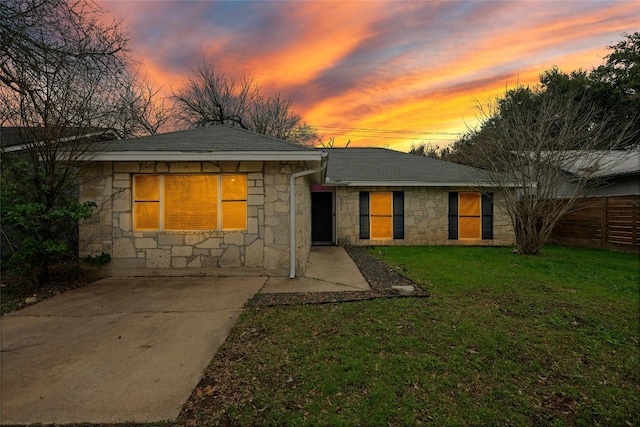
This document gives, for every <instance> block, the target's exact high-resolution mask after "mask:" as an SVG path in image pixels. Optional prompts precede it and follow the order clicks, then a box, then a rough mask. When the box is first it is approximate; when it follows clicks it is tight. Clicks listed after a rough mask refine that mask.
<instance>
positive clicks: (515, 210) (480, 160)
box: [457, 87, 629, 254]
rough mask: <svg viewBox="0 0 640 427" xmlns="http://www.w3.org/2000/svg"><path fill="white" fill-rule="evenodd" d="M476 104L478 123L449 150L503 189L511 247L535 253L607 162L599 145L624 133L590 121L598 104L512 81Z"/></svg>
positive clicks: (610, 144)
mask: <svg viewBox="0 0 640 427" xmlns="http://www.w3.org/2000/svg"><path fill="white" fill-rule="evenodd" d="M478 109H479V112H480V118H481V121H482V128H481V129H480V130H479V131H473V132H471V133H470V134H469V135H467V138H466V140H465V146H464V147H458V150H457V154H458V155H460V156H461V157H462V158H463V160H464V163H466V164H470V165H472V166H476V167H479V168H482V169H485V170H486V172H487V179H488V180H489V181H490V182H491V183H492V184H493V186H495V187H496V188H500V189H504V190H505V191H503V194H504V197H503V198H502V199H501V200H500V201H499V202H500V203H502V204H503V208H504V209H505V210H506V211H507V212H508V214H509V216H510V219H511V223H512V225H513V228H514V230H515V239H516V252H518V253H522V254H537V253H538V252H539V251H540V249H542V247H543V246H544V244H545V243H547V241H548V240H549V237H550V235H551V232H552V231H553V228H554V226H555V225H556V224H557V222H558V221H559V220H560V219H561V218H562V217H563V216H564V215H565V214H566V213H567V212H569V211H571V210H572V209H573V208H574V207H575V206H576V204H577V202H578V201H580V200H581V199H583V198H584V197H586V195H587V194H588V191H589V189H590V188H591V186H593V185H594V179H595V177H596V176H597V175H598V174H597V172H598V171H599V170H601V169H602V168H606V167H612V166H614V165H612V164H605V161H604V159H605V156H607V154H608V153H609V152H608V151H607V150H602V147H603V144H606V148H607V149H608V150H612V149H615V148H617V147H619V146H623V145H624V144H625V143H626V139H627V138H628V137H629V134H628V133H627V132H626V131H623V132H620V130H619V129H618V128H615V127H613V128H612V127H611V126H609V124H608V123H607V121H606V120H602V119H598V120H596V116H597V115H598V114H599V111H598V109H596V108H592V107H591V106H590V105H589V104H587V103H586V101H585V100H584V99H581V98H580V96H579V94H573V93H572V94H563V95H559V94H556V93H553V92H550V91H541V90H530V89H528V88H522V87H520V88H517V89H515V90H511V91H507V93H506V94H505V96H504V98H502V99H496V100H495V101H493V102H490V103H488V104H486V105H479V106H478ZM596 148H599V149H598V150H597V149H596Z"/></svg>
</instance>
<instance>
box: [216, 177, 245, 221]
mask: <svg viewBox="0 0 640 427" xmlns="http://www.w3.org/2000/svg"><path fill="white" fill-rule="evenodd" d="M245 228H247V177H246V175H222V229H223V230H243V229H245Z"/></svg>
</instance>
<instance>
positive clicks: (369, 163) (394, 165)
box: [326, 148, 490, 186]
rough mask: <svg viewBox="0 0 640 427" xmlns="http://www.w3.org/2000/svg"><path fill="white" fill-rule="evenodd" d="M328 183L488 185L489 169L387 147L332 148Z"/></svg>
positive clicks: (354, 184)
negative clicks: (485, 170)
mask: <svg viewBox="0 0 640 427" xmlns="http://www.w3.org/2000/svg"><path fill="white" fill-rule="evenodd" d="M327 151H328V152H329V163H328V166H327V178H326V185H350V186H384V185H386V186H468V185H477V186H488V185H490V183H489V180H488V179H487V176H486V175H485V172H484V171H482V170H480V169H476V168H473V167H470V166H465V165H460V164H457V163H452V162H446V161H443V160H437V159H432V158H429V157H425V156H420V155H417V154H409V153H403V152H400V151H393V150H388V149H384V148H332V149H329V150H327Z"/></svg>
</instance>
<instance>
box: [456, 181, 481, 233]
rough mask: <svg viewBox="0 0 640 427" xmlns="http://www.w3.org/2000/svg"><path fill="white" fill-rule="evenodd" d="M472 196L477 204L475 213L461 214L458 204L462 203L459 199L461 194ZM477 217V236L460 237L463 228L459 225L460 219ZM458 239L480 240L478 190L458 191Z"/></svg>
mask: <svg viewBox="0 0 640 427" xmlns="http://www.w3.org/2000/svg"><path fill="white" fill-rule="evenodd" d="M471 195H472V196H474V198H475V199H476V200H475V201H474V202H477V205H478V211H477V213H474V214H473V215H471V214H467V213H465V214H462V213H461V210H462V209H460V206H461V205H462V203H461V199H462V198H463V196H471ZM472 218H473V219H477V221H478V224H477V227H478V228H477V236H478V237H460V232H461V230H462V229H463V227H461V226H460V224H461V220H464V219H472ZM458 240H467V241H469V240H470V241H474V240H482V193H478V192H473V191H461V192H459V193H458Z"/></svg>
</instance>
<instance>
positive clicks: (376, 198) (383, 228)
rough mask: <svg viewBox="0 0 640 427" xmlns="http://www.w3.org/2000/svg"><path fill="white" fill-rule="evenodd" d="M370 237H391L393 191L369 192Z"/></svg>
mask: <svg viewBox="0 0 640 427" xmlns="http://www.w3.org/2000/svg"><path fill="white" fill-rule="evenodd" d="M369 198H370V202H369V205H370V217H371V238H372V239H391V238H393V193H391V192H388V193H373V192H372V193H371V194H370V196H369Z"/></svg>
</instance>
